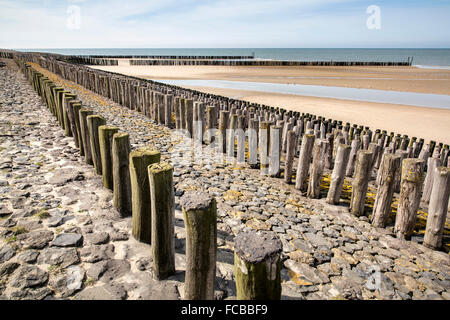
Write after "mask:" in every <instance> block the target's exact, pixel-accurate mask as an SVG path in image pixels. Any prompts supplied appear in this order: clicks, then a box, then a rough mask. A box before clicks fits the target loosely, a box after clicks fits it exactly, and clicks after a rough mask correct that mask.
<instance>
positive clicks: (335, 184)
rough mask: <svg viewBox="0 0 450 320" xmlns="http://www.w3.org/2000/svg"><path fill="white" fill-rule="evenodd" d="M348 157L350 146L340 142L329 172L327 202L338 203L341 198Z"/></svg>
mask: <svg viewBox="0 0 450 320" xmlns="http://www.w3.org/2000/svg"><path fill="white" fill-rule="evenodd" d="M349 157H350V146H349V145H346V144H340V145H339V146H338V147H337V153H336V158H335V161H334V168H333V172H332V173H331V183H330V189H329V190H328V194H327V203H329V204H338V203H339V199H340V198H341V193H342V186H343V184H344V181H345V169H346V168H347V163H348V159H349Z"/></svg>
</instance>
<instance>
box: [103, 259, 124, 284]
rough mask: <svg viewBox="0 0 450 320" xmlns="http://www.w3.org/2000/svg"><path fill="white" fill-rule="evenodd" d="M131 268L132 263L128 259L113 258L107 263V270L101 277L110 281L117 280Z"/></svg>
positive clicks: (107, 281)
mask: <svg viewBox="0 0 450 320" xmlns="http://www.w3.org/2000/svg"><path fill="white" fill-rule="evenodd" d="M130 269H131V266H130V263H129V262H128V261H127V260H119V259H113V260H109V261H108V262H107V264H106V271H105V272H104V273H103V275H102V276H101V278H100V281H103V282H106V283H109V282H110V281H112V280H117V279H118V278H120V277H122V276H123V275H125V274H126V273H128V272H129V271H130Z"/></svg>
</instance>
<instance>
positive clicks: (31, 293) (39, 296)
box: [9, 287, 53, 300]
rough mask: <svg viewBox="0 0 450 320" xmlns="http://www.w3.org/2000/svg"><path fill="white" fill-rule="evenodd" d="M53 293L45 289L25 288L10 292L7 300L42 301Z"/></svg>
mask: <svg viewBox="0 0 450 320" xmlns="http://www.w3.org/2000/svg"><path fill="white" fill-rule="evenodd" d="M52 293H53V291H52V290H50V289H49V288H47V287H41V288H25V289H15V290H12V291H11V293H10V295H9V299H11V300H43V299H46V298H47V297H48V296H50V295H51V294H52Z"/></svg>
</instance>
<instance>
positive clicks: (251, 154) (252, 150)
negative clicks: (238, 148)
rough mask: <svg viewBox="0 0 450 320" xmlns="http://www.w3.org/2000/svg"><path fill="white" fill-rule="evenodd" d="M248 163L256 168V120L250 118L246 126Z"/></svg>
mask: <svg viewBox="0 0 450 320" xmlns="http://www.w3.org/2000/svg"><path fill="white" fill-rule="evenodd" d="M247 162H248V164H249V165H250V167H251V168H256V166H257V164H258V120H255V119H250V123H249V128H248V159H247Z"/></svg>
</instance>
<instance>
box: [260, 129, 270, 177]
mask: <svg viewBox="0 0 450 320" xmlns="http://www.w3.org/2000/svg"><path fill="white" fill-rule="evenodd" d="M259 162H260V173H261V174H262V175H267V174H268V173H269V122H267V121H262V122H260V123H259Z"/></svg>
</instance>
